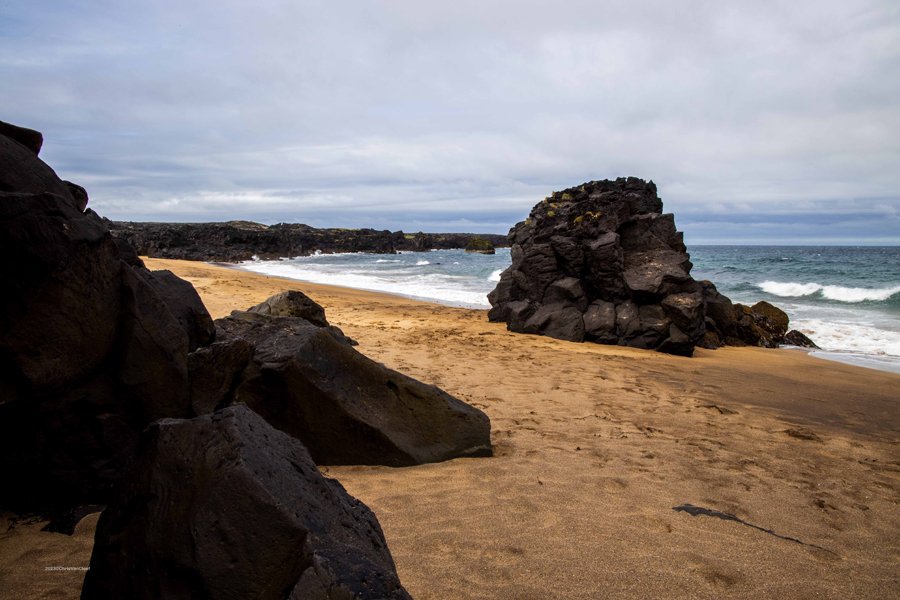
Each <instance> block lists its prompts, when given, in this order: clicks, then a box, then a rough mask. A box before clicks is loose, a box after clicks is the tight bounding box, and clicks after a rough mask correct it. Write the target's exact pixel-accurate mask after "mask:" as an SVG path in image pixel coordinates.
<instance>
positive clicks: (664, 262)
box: [488, 177, 787, 356]
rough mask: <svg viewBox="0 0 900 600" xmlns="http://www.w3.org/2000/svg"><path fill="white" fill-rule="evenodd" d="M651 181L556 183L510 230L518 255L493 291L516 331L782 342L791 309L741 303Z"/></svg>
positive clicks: (629, 342)
mask: <svg viewBox="0 0 900 600" xmlns="http://www.w3.org/2000/svg"><path fill="white" fill-rule="evenodd" d="M662 210H663V205H662V201H661V200H660V199H659V196H658V195H657V193H656V186H655V185H654V184H653V182H652V181H650V182H645V181H644V180H642V179H637V178H635V177H628V178H627V179H626V178H619V179H616V180H615V181H610V180H604V181H591V182H588V183H585V184H582V185H580V186H578V187H574V188H570V189H567V190H564V191H561V192H554V193H553V194H552V195H551V196H548V197H547V198H545V199H544V201H542V202H540V203H538V204H537V205H536V206H535V207H534V208H533V209H532V210H531V214H530V215H529V217H528V219H526V220H525V221H523V222H521V223H519V224H517V225H516V226H515V227H513V228H512V229H511V230H510V232H509V242H510V244H511V250H510V255H511V257H512V265H511V266H510V267H509V268H508V269H506V270H505V271H504V272H503V273H502V274H501V275H500V282H499V283H498V284H497V287H496V288H494V290H493V291H492V292H491V293H490V294H488V300H489V301H490V303H491V310H490V312H489V313H488V318H489V319H490V320H491V321H504V322H506V324H507V327H508V328H509V329H510V330H511V331H517V332H522V333H534V334H539V335H546V336H550V337H554V338H558V339H563V340H569V341H575V342H581V341H590V342H597V343H600V344H619V345H623V346H632V347H635V348H647V349H653V350H659V351H661V352H668V353H671V354H680V355H684V356H691V355H692V354H693V352H694V347H695V346H698V345H700V346H703V347H707V348H716V347H718V346H721V345H722V344H734V345H755V346H767V347H774V346H777V345H778V344H780V343H782V342H783V340H784V335H785V332H786V331H787V315H786V314H785V313H784V312H783V311H781V310H780V309H778V308H777V307H775V306H772V305H771V304H769V303H767V302H760V303H757V304H755V305H754V306H752V307H746V306H743V305H740V304H733V303H732V302H731V300H729V299H728V298H727V297H726V296H724V295H722V294H720V293H719V292H718V291H717V290H716V288H715V286H714V285H713V284H712V283H710V282H708V281H702V282H698V281H695V280H694V279H693V277H691V268H692V264H691V261H690V255H689V254H688V252H687V248H686V247H685V245H684V241H683V236H682V234H681V233H680V232H679V231H677V230H676V229H675V218H674V217H673V215H671V214H664V213H663V212H662Z"/></svg>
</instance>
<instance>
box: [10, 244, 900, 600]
mask: <svg viewBox="0 0 900 600" xmlns="http://www.w3.org/2000/svg"><path fill="white" fill-rule="evenodd" d="M147 264H148V267H150V268H151V269H170V270H172V271H174V272H175V273H176V274H177V275H179V276H181V277H184V278H185V279H187V280H189V281H191V282H192V283H193V284H194V285H195V286H196V287H197V289H198V291H199V292H200V295H201V296H202V298H203V300H204V302H205V303H206V305H207V307H208V308H209V310H210V312H211V313H212V314H213V316H214V317H221V316H224V315H226V314H228V313H229V312H230V311H231V310H233V309H241V308H246V307H248V306H251V305H253V304H256V303H258V302H260V301H262V300H263V299H265V298H266V297H268V296H269V295H271V294H273V293H275V292H277V291H281V290H285V289H299V290H301V291H303V292H305V293H307V294H308V295H310V296H311V297H312V298H313V299H315V300H316V301H318V302H319V303H321V304H322V305H323V306H324V307H325V308H326V311H327V315H328V319H329V320H330V321H331V322H332V323H333V324H335V325H338V326H339V327H341V328H342V329H343V330H344V332H345V333H347V334H348V335H350V336H351V337H353V338H355V339H356V340H358V341H359V343H360V344H359V346H358V350H360V351H361V352H363V353H365V354H366V355H368V356H370V357H371V358H373V359H375V360H378V361H380V362H383V363H384V364H386V365H388V366H389V367H392V368H394V369H397V370H399V371H401V372H403V373H406V374H408V375H411V376H413V377H416V378H418V379H421V380H424V381H426V382H429V383H434V384H436V385H439V386H441V387H443V388H444V389H445V390H447V391H448V392H450V393H451V394H454V395H456V396H457V397H459V398H461V399H462V400H465V401H467V402H469V403H471V404H473V405H475V406H477V407H479V408H481V409H482V410H484V411H485V412H486V413H487V414H488V415H489V416H490V418H491V422H492V432H493V433H492V438H493V443H494V449H495V456H494V457H493V458H488V459H461V460H454V461H449V462H445V463H441V464H433V465H423V466H418V467H410V468H403V469H393V468H387V467H323V468H322V470H323V471H324V472H325V473H326V474H328V475H329V476H331V477H334V478H336V479H338V480H340V481H341V483H343V484H344V486H345V487H346V488H347V490H348V491H349V492H350V493H351V494H353V495H354V496H356V497H358V498H360V499H361V500H363V501H364V502H365V503H366V504H368V505H369V506H370V507H371V508H372V510H374V511H375V513H376V515H377V516H378V519H379V520H380V522H381V525H382V527H383V528H384V532H385V536H386V537H387V540H388V544H389V546H390V548H391V551H392V553H393V556H394V559H395V561H396V563H397V569H398V572H399V574H400V578H401V580H402V581H403V583H404V585H405V586H406V588H407V589H408V590H409V592H410V593H411V594H412V595H413V596H414V597H415V598H417V599H419V600H425V599H440V600H450V599H456V598H510V599H511V598H535V599H538V598H540V599H546V598H567V599H577V598H585V599H586V598H723V597H734V598H750V597H753V598H841V599H843V598H900V506H898V501H900V493H898V492H900V447H898V440H900V436H898V430H900V400H898V398H900V376H898V375H895V374H889V373H882V372H878V371H873V370H867V369H863V368H859V367H853V366H849V365H843V364H839V363H834V362H828V361H824V360H820V359H817V358H814V357H811V356H808V355H806V354H804V353H802V352H799V351H790V350H763V349H755V348H726V349H720V350H716V351H704V350H700V351H698V352H697V355H696V356H695V357H694V358H690V359H689V358H680V357H674V356H666V355H663V354H657V353H653V352H645V351H639V350H630V349H626V348H619V347H609V346H597V345H593V344H575V343H570V342H561V341H556V340H552V339H548V338H542V337H536V336H527V335H521V334H512V333H509V332H507V331H506V330H505V327H504V325H502V324H494V323H488V322H487V318H486V314H485V312H483V311H477V310H467V309H455V308H448V307H443V306H437V305H433V304H428V303H423V302H417V301H413V300H407V299H404V298H399V297H394V296H389V295H383V294H376V293H369V292H361V291H355V290H347V289H341V288H334V287H327V286H321V285H314V284H307V283H300V282H294V281H290V280H285V279H279V278H275V277H266V276H263V275H256V274H251V273H247V272H242V271H238V270H234V269H226V268H223V267H217V266H212V265H205V264H201V263H190V262H181V261H170V260H148V261H147ZM685 505H692V506H695V507H701V508H705V509H710V510H712V511H720V513H719V514H718V516H715V515H714V514H713V515H710V514H697V515H692V514H691V513H690V512H687V511H685V510H678V509H677V507H684V506H685ZM723 513H727V515H734V517H735V518H730V517H727V515H725V514H723ZM722 517H725V518H722ZM95 521H96V517H88V518H86V519H85V521H84V522H82V523H81V524H80V526H79V531H78V535H76V536H75V537H74V538H68V537H67V536H62V535H60V534H53V533H43V532H40V531H39V530H40V524H30V525H29V524H26V523H19V524H18V525H16V526H15V527H14V528H12V529H10V530H9V531H7V532H6V533H5V534H0V581H2V584H0V595H3V597H9V598H38V597H41V598H77V597H78V592H79V584H78V581H80V579H81V574H77V573H76V574H73V573H72V572H58V571H44V567H45V566H51V565H58V566H84V565H87V563H88V559H89V540H90V538H89V537H88V536H89V535H90V532H91V531H92V529H93V526H94V524H95ZM2 529H3V526H2V525H0V530H2Z"/></svg>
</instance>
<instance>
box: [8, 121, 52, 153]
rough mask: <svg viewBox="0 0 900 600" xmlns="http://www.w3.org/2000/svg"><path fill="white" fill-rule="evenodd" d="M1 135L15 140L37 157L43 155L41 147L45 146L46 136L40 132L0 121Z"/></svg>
mask: <svg viewBox="0 0 900 600" xmlns="http://www.w3.org/2000/svg"><path fill="white" fill-rule="evenodd" d="M0 135H4V136H6V137H8V138H9V139H11V140H14V141H16V142H18V143H20V144H22V145H23V146H25V147H26V148H28V149H29V150H30V151H31V152H33V153H34V155H35V156H37V155H38V154H40V153H41V146H43V145H44V136H43V135H41V132H40V131H35V130H34V129H27V128H25V127H19V126H18V125H13V124H11V123H6V122H5V121H0Z"/></svg>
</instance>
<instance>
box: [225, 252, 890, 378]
mask: <svg viewBox="0 0 900 600" xmlns="http://www.w3.org/2000/svg"><path fill="white" fill-rule="evenodd" d="M690 254H691V260H692V262H693V263H694V269H693V271H692V275H693V276H694V278H695V279H709V280H710V281H712V282H713V283H715V284H716V286H717V287H718V288H719V291H720V292H722V293H723V294H725V295H726V296H728V297H729V298H731V299H732V300H734V301H735V302H741V303H744V304H753V303H755V302H758V301H760V300H767V301H769V302H771V303H772V304H775V305H776V306H778V307H780V308H782V309H783V310H784V311H785V312H787V314H788V316H789V317H790V319H791V327H792V328H793V329H798V330H799V331H801V332H803V333H805V334H806V335H808V336H809V337H811V338H812V339H813V341H815V342H816V343H817V344H818V345H819V346H821V348H822V351H821V352H818V351H817V352H816V353H817V354H819V355H820V356H822V357H823V358H831V359H835V360H841V361H845V362H851V363H856V364H861V365H864V366H869V367H874V368H878V369H883V370H889V371H895V372H900V248H898V247H887V248H874V247H852V248H848V247H834V246H824V247H810V246H692V247H691V248H690ZM509 264H510V256H509V248H498V249H497V253H496V254H494V255H484V254H472V253H466V252H464V251H463V250H432V251H431V252H407V253H401V254H390V255H386V254H320V255H315V256H304V257H297V258H289V259H281V260H274V261H258V260H254V261H248V262H246V263H242V265H241V267H242V268H245V269H247V270H251V271H257V272H260V273H268V274H270V275H278V276H281V277H289V278H292V279H298V280H302V281H310V282H314V283H325V284H331V285H340V286H345V287H353V288H359V289H366V290H374V291H380V292H389V293H393V294H400V295H403V296H408V297H412V298H419V299H423V300H431V301H435V302H440V303H443V304H448V305H451V306H463V307H471V308H488V307H489V304H488V301H487V293H488V292H490V291H491V290H492V289H494V286H495V285H496V284H497V282H498V281H499V280H500V273H501V272H502V271H503V270H504V269H506V268H507V267H508V266H509Z"/></svg>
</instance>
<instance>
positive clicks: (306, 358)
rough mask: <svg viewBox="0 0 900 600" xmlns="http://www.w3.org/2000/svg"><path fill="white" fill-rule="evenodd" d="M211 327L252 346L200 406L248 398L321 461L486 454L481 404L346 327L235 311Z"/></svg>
mask: <svg viewBox="0 0 900 600" xmlns="http://www.w3.org/2000/svg"><path fill="white" fill-rule="evenodd" d="M216 325H217V326H218V328H219V331H220V339H235V340H243V341H246V342H249V343H250V344H251V345H252V346H253V349H254V350H253V354H252V357H251V358H250V360H249V361H248V362H247V364H246V366H244V367H243V368H242V370H241V372H240V375H239V376H238V378H237V379H236V380H235V381H233V382H232V383H231V387H230V390H229V391H228V393H227V394H225V395H223V396H222V397H221V398H219V399H216V401H214V400H206V401H205V405H207V406H213V405H215V406H224V405H227V404H229V403H231V402H239V403H243V404H246V405H247V406H249V407H251V408H252V409H253V410H255V411H256V412H258V413H259V414H260V415H262V416H263V417H264V418H265V419H266V420H267V421H269V423H271V424H272V425H273V426H275V427H277V428H278V429H281V430H282V431H286V432H287V433H289V434H291V435H292V436H294V437H296V438H297V439H299V440H301V441H302V442H303V443H304V444H305V445H306V447H307V448H308V449H309V451H310V453H311V454H312V456H313V458H314V459H315V461H316V462H317V463H319V464H384V465H392V466H405V465H414V464H419V463H425V462H438V461H442V460H447V459H449V458H454V457H457V456H489V455H490V453H491V444H490V421H489V420H488V418H487V416H486V415H485V414H484V413H483V412H481V411H480V410H478V409H476V408H473V407H471V406H469V405H468V404H465V403H464V402H461V401H459V400H457V399H456V398H454V397H453V396H450V395H449V394H447V393H446V392H444V391H443V390H441V389H439V388H437V387H435V386H432V385H427V384H424V383H422V382H420V381H416V380H415V379H412V378H410V377H407V376H405V375H402V374H400V373H397V372H396V371H392V370H390V369H388V368H387V367H385V366H384V365H382V364H379V363H376V362H375V361H373V360H371V359H369V358H367V357H365V356H364V355H362V354H360V353H359V352H357V351H356V350H354V349H353V348H352V347H351V346H350V344H349V343H348V342H347V341H346V339H345V338H344V336H343V335H342V334H339V333H336V332H334V331H333V330H331V329H329V328H326V327H317V326H315V325H313V324H311V323H310V322H308V321H305V320H303V319H300V318H296V317H274V316H265V315H261V314H258V313H250V312H245V313H242V312H237V311H236V312H234V313H232V315H231V316H230V317H226V318H224V319H219V320H218V321H216ZM222 388H223V389H224V386H222Z"/></svg>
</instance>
